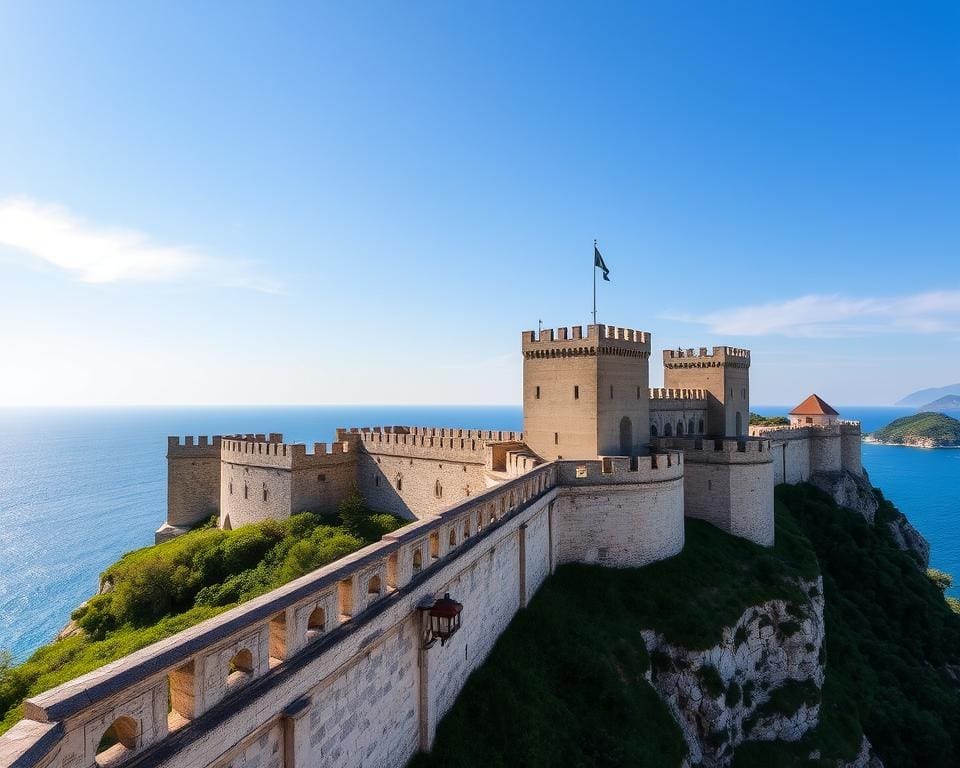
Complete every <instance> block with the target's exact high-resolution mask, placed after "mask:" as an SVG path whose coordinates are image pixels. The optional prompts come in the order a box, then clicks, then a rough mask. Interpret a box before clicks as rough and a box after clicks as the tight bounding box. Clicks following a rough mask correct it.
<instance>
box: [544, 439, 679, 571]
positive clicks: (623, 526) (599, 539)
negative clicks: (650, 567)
mask: <svg viewBox="0 0 960 768" xmlns="http://www.w3.org/2000/svg"><path fill="white" fill-rule="evenodd" d="M683 464H684V462H683V457H682V456H681V455H680V454H679V453H677V452H674V451H669V452H662V453H654V454H651V455H648V456H636V457H633V458H630V457H621V456H615V457H605V458H601V459H597V460H594V461H575V462H574V461H563V462H558V465H559V473H560V485H561V488H560V496H559V499H558V500H557V516H558V520H559V525H558V527H557V558H558V562H560V563H572V562H579V563H597V564H599V565H606V566H613V567H619V568H622V567H638V566H642V565H647V564H648V563H652V562H654V561H656V560H662V559H664V558H666V557H671V556H672V555H675V554H677V553H679V552H680V550H682V549H683V512H684V487H683V473H684V466H683Z"/></svg>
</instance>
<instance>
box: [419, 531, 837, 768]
mask: <svg viewBox="0 0 960 768" xmlns="http://www.w3.org/2000/svg"><path fill="white" fill-rule="evenodd" d="M685 530H686V545H685V547H684V550H683V552H682V553H681V554H679V555H677V556H676V557H673V558H671V559H669V560H665V561H663V562H660V563H656V564H653V565H649V566H647V567H645V568H637V569H608V568H601V567H599V566H587V565H565V566H563V567H561V568H560V569H558V571H557V573H556V574H555V575H553V576H552V577H550V579H548V581H547V582H546V584H544V585H543V587H541V589H540V591H539V592H538V593H537V595H536V597H535V598H534V599H533V601H532V602H531V604H530V606H529V608H528V609H527V610H525V611H521V612H520V613H519V614H518V615H517V616H516V617H515V618H514V620H513V621H512V622H511V624H510V626H509V627H508V629H507V631H506V632H505V633H504V634H503V635H502V636H501V637H500V639H499V640H498V641H497V644H496V645H495V647H494V649H493V652H492V653H491V655H490V657H489V658H488V659H487V661H486V662H485V663H484V664H483V665H482V666H481V667H480V668H479V669H477V670H476V671H475V672H474V673H473V675H471V677H470V679H469V680H468V681H467V685H466V687H465V688H464V690H463V692H462V693H461V694H460V697H459V698H458V699H457V702H456V704H454V706H453V708H452V709H451V710H450V712H449V713H448V714H447V716H446V717H445V718H444V719H443V721H442V722H441V723H440V726H439V728H438V731H437V739H436V742H435V745H434V748H433V751H432V752H431V753H430V754H429V755H420V756H418V757H416V758H415V759H414V761H413V762H412V764H411V765H412V766H415V767H416V768H430V767H431V766H441V765H457V766H465V767H468V766H507V765H523V766H569V765H576V766H657V767H658V768H659V766H677V765H679V764H680V762H681V760H682V758H683V756H684V755H685V754H686V746H685V744H684V742H683V738H682V736H681V734H680V729H679V727H678V726H677V724H676V722H675V721H674V720H673V718H672V717H671V715H670V713H669V711H668V710H667V708H666V706H665V705H664V704H663V703H662V702H661V701H660V699H659V697H658V696H657V694H656V692H655V691H654V690H653V688H652V687H651V686H650V685H648V684H647V682H646V681H645V680H644V679H643V673H644V672H645V671H646V670H647V668H648V667H649V668H651V670H652V673H653V674H657V673H659V672H664V671H667V670H668V669H669V668H670V666H671V663H672V662H671V660H670V658H669V657H668V656H667V655H666V654H663V653H658V652H654V653H652V654H650V657H649V658H648V656H647V653H646V651H645V646H644V642H643V638H642V637H641V635H640V630H641V629H645V628H654V629H656V630H658V631H660V632H663V633H664V634H665V635H666V637H667V639H668V640H669V641H670V642H671V643H675V644H681V645H684V646H686V647H688V648H707V647H710V646H711V645H714V644H715V643H717V642H718V641H719V640H720V639H721V636H722V630H723V628H724V627H725V626H729V625H731V624H732V623H733V622H734V621H736V619H738V618H739V617H740V615H741V614H742V613H743V612H744V610H746V608H747V607H749V606H750V605H756V604H758V603H762V602H764V601H766V600H770V599H773V598H784V599H788V600H790V599H797V600H800V601H805V600H806V595H805V594H804V592H803V591H802V589H800V588H799V587H798V586H797V583H796V577H803V578H804V579H812V578H815V577H816V576H817V575H818V570H817V563H816V558H815V557H814V554H813V550H812V549H811V548H810V546H809V544H808V543H806V540H805V539H804V537H803V535H802V534H801V533H800V531H799V529H798V528H797V527H796V525H795V524H794V523H793V522H792V521H791V520H790V519H789V518H788V517H784V515H783V514H782V513H778V515H777V546H776V547H775V548H773V549H766V548H764V547H760V546H757V545H755V544H752V543H750V542H748V541H745V540H742V539H737V538H735V537H733V536H729V535H727V534H725V533H723V532H721V531H719V530H718V529H716V528H714V527H713V526H711V525H709V524H707V523H704V522H702V521H699V520H688V521H686V528H685ZM699 674H700V679H701V681H702V682H703V684H704V687H705V689H706V690H708V691H709V692H710V693H711V695H714V696H721V695H727V696H736V697H739V695H740V690H739V688H738V689H736V692H734V691H732V690H729V691H728V690H727V689H726V688H725V687H724V685H723V682H722V681H721V680H720V676H719V674H718V673H717V671H716V670H715V669H714V668H713V667H704V668H702V669H701V670H700V672H699Z"/></svg>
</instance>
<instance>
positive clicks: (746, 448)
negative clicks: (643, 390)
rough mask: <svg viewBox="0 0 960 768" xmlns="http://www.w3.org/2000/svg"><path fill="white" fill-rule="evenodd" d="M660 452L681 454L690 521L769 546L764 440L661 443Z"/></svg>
mask: <svg viewBox="0 0 960 768" xmlns="http://www.w3.org/2000/svg"><path fill="white" fill-rule="evenodd" d="M655 442H656V444H657V446H658V447H659V448H660V449H675V450H681V451H683V458H684V464H685V471H684V474H683V492H684V503H685V513H686V515H687V516H688V517H693V518H697V519H699V520H706V521H707V522H708V523H711V524H713V525H715V526H716V527H717V528H719V529H720V530H722V531H726V532H727V533H730V534H733V535H734V536H740V537H742V538H745V539H749V540H750V541H753V542H755V543H757V544H761V545H763V546H767V547H769V546H773V541H774V514H773V487H774V470H773V458H774V456H773V454H772V452H771V445H770V441H769V440H767V439H763V438H750V439H747V438H739V439H738V438H726V439H722V438H716V439H714V438H689V437H685V438H676V437H674V438H660V439H659V440H657V441H655Z"/></svg>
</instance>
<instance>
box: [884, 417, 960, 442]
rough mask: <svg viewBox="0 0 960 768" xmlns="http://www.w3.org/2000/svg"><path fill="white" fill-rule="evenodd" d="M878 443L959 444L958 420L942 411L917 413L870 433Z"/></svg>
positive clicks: (959, 427)
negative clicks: (923, 442) (928, 442)
mask: <svg viewBox="0 0 960 768" xmlns="http://www.w3.org/2000/svg"><path fill="white" fill-rule="evenodd" d="M870 439H871V440H874V441H876V442H878V443H895V444H904V445H907V444H911V443H917V442H922V441H930V442H931V443H932V444H934V445H937V446H954V445H960V421H958V420H957V419H954V418H952V417H950V416H947V415H946V414H944V413H929V412H925V413H918V414H916V415H914V416H904V417H903V418H900V419H896V420H895V421H892V422H890V423H889V424H887V426H885V427H883V429H878V430H876V431H875V432H871V433H870Z"/></svg>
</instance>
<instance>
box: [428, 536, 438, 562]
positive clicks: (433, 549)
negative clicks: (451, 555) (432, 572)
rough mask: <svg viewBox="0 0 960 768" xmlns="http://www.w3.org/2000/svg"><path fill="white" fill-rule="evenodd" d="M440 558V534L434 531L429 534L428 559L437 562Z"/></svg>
mask: <svg viewBox="0 0 960 768" xmlns="http://www.w3.org/2000/svg"><path fill="white" fill-rule="evenodd" d="M439 557H440V533H439V531H434V532H433V533H431V534H430V559H431V560H437V559H438V558H439Z"/></svg>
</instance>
